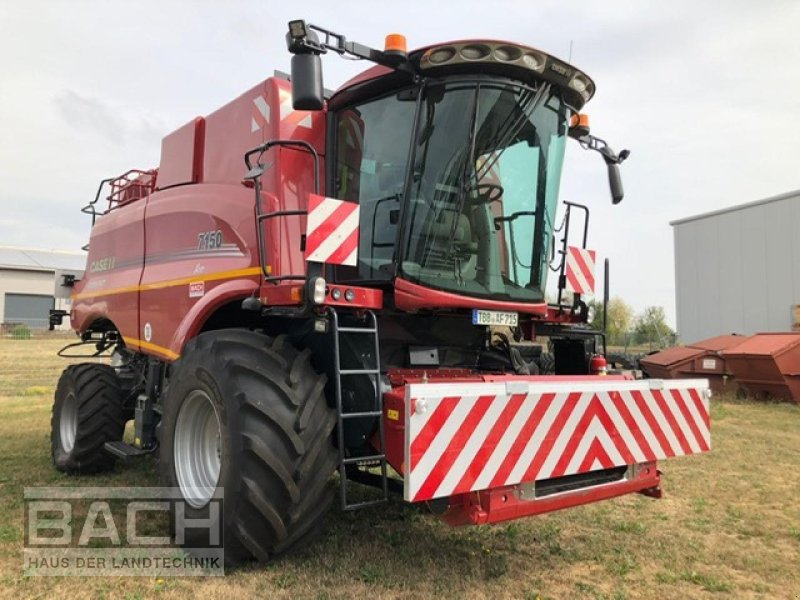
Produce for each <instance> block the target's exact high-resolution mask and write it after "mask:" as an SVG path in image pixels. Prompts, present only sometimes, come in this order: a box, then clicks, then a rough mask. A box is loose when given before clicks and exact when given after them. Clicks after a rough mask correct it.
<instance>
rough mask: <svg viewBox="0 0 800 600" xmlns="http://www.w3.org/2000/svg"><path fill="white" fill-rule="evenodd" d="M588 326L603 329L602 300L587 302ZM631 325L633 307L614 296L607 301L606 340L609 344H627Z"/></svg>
mask: <svg viewBox="0 0 800 600" xmlns="http://www.w3.org/2000/svg"><path fill="white" fill-rule="evenodd" d="M589 309H590V310H589V314H590V316H591V317H592V318H591V319H590V320H589V323H588V325H589V327H591V328H592V329H597V330H598V331H600V330H602V329H603V301H602V300H597V299H595V300H591V301H590V302H589ZM632 326H633V309H632V308H631V307H630V305H629V304H628V303H627V302H625V301H624V300H623V299H622V298H619V297H614V298H611V300H609V301H608V329H607V332H606V333H607V336H608V337H607V338H606V342H607V343H608V344H609V345H610V346H627V345H628V342H629V341H630V334H631V329H632Z"/></svg>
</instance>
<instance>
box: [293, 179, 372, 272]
mask: <svg viewBox="0 0 800 600" xmlns="http://www.w3.org/2000/svg"><path fill="white" fill-rule="evenodd" d="M359 214H360V211H359V206H358V204H356V203H354V202H345V201H343V200H334V199H333V198H326V197H324V196H318V195H317V194H309V198H308V219H307V220H306V260H307V261H311V262H321V263H328V264H332V265H348V266H355V264H356V261H357V259H358V235H359V234H358V231H359V229H358V218H359Z"/></svg>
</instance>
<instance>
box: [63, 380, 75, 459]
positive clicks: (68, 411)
mask: <svg viewBox="0 0 800 600" xmlns="http://www.w3.org/2000/svg"><path fill="white" fill-rule="evenodd" d="M77 435H78V400H77V399H76V398H75V394H73V393H70V394H69V395H68V396H67V397H66V398H64V402H63V404H62V405H61V415H60V416H59V437H60V438H61V447H62V448H63V450H64V452H66V453H67V454H69V453H70V452H72V449H73V448H74V447H75V438H76V437H77Z"/></svg>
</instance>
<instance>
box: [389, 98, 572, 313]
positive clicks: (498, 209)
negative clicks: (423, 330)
mask: <svg viewBox="0 0 800 600" xmlns="http://www.w3.org/2000/svg"><path fill="white" fill-rule="evenodd" d="M420 119H421V120H420V128H419V134H418V136H417V140H416V147H415V152H414V164H413V177H412V185H411V190H410V197H409V199H408V207H407V211H408V213H409V217H408V231H407V235H406V236H405V243H404V246H405V247H404V248H403V251H402V256H403V261H402V266H401V270H402V273H403V275H404V276H405V277H406V278H408V279H411V280H412V281H415V282H417V283H421V284H423V285H426V286H430V287H436V288H439V289H444V290H447V291H452V292H456V293H460V294H464V295H468V296H480V297H489V298H493V299H497V300H515V301H523V302H541V301H543V299H544V287H545V283H546V282H545V278H546V274H547V264H546V262H547V252H546V249H547V247H548V244H549V236H550V235H551V233H552V223H553V219H554V216H555V209H556V202H557V198H558V185H559V180H560V176H561V166H562V163H563V157H564V147H565V140H566V119H567V115H566V108H565V107H564V106H563V105H562V103H561V101H560V99H559V98H558V96H556V95H552V94H551V93H550V90H549V88H547V87H546V86H544V87H543V88H540V89H539V90H538V91H534V90H531V89H529V88H525V87H521V86H518V85H514V84H500V83H476V82H470V83H447V84H444V85H438V86H431V87H428V88H427V90H426V92H425V95H424V97H423V101H422V114H421V115H420Z"/></svg>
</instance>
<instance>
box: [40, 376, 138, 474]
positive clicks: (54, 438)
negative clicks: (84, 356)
mask: <svg viewBox="0 0 800 600" xmlns="http://www.w3.org/2000/svg"><path fill="white" fill-rule="evenodd" d="M71 411H74V413H73V414H72V416H70V412H71ZM68 419H72V423H73V427H72V431H73V434H72V435H70V434H69V433H68V430H69V429H70V427H69V426H68V425H66V424H65V423H63V422H64V421H65V420H68ZM128 420H129V419H128V417H127V411H126V410H125V394H124V392H123V391H122V388H121V387H120V382H119V378H118V377H117V374H116V372H115V371H114V369H112V368H111V367H109V366H108V365H102V364H97V363H83V364H79V365H73V366H70V367H67V368H66V369H64V372H63V373H62V374H61V378H60V379H59V380H58V387H57V388H56V393H55V401H54V402H53V413H52V417H51V421H50V426H51V431H50V446H51V453H52V457H53V464H54V465H55V467H56V469H58V470H59V471H64V472H66V473H73V474H87V473H99V472H102V471H110V470H111V469H113V468H114V463H115V462H116V460H117V459H116V457H115V456H114V455H113V454H111V453H109V452H107V451H106V450H105V448H104V446H105V443H106V442H115V441H119V440H121V439H122V436H123V434H124V433H125V423H126V422H127V421H128ZM62 424H64V425H65V427H62ZM65 428H66V429H65ZM62 434H63V435H62ZM68 438H73V439H72V440H70V439H68Z"/></svg>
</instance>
